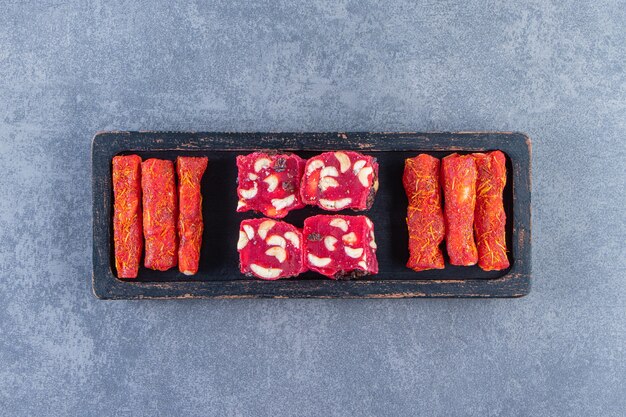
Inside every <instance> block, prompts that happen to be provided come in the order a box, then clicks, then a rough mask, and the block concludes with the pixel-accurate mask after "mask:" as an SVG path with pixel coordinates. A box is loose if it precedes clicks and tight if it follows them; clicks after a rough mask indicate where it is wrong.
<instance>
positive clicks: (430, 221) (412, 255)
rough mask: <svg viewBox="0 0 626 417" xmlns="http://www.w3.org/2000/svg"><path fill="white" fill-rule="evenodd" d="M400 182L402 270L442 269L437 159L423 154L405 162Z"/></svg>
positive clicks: (439, 190) (442, 225)
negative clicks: (405, 252)
mask: <svg viewBox="0 0 626 417" xmlns="http://www.w3.org/2000/svg"><path fill="white" fill-rule="evenodd" d="M402 180H403V184H404V189H405V191H406V195H407V198H408V199H409V207H408V210H407V218H406V222H407V226H408V229H409V261H408V262H407V264H406V266H407V267H409V268H411V269H413V270H415V271H424V270H427V269H443V268H444V261H443V254H442V253H441V249H440V248H439V245H440V244H441V242H442V241H443V238H444V236H445V227H444V221H443V212H442V210H441V185H440V182H439V159H437V158H434V157H432V156H430V155H427V154H420V155H418V156H416V157H414V158H409V159H407V160H406V161H405V165H404V176H403V179H402Z"/></svg>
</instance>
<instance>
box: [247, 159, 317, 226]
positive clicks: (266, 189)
mask: <svg viewBox="0 0 626 417" xmlns="http://www.w3.org/2000/svg"><path fill="white" fill-rule="evenodd" d="M305 162H306V161H305V160H304V159H302V158H300V157H299V156H297V155H294V154H268V153H263V152H254V153H251V154H248V155H239V156H237V168H238V178H237V181H238V185H237V195H238V196H239V203H238V204H237V211H238V212H243V211H249V210H254V211H258V212H261V213H263V215H265V216H267V217H272V218H275V219H279V218H283V217H285V216H286V215H287V213H289V211H290V210H295V209H299V208H302V207H304V204H303V203H302V199H301V197H300V180H301V178H302V173H303V171H304V164H305Z"/></svg>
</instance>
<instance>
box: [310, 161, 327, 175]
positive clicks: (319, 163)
mask: <svg viewBox="0 0 626 417" xmlns="http://www.w3.org/2000/svg"><path fill="white" fill-rule="evenodd" d="M320 168H324V162H322V160H321V159H314V160H313V161H311V162H310V163H309V164H308V166H307V167H306V174H307V175H311V173H312V172H313V171H315V170H316V169H320Z"/></svg>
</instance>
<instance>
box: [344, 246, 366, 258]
mask: <svg viewBox="0 0 626 417" xmlns="http://www.w3.org/2000/svg"><path fill="white" fill-rule="evenodd" d="M343 250H345V251H346V255H348V256H349V257H351V258H354V259H357V258H360V257H361V255H363V248H351V247H349V246H344V248H343Z"/></svg>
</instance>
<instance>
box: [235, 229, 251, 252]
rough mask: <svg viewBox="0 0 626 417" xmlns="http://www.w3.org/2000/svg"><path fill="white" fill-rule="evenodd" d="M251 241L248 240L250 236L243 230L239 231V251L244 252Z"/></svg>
mask: <svg viewBox="0 0 626 417" xmlns="http://www.w3.org/2000/svg"><path fill="white" fill-rule="evenodd" d="M249 241H250V239H248V235H246V233H245V232H244V231H243V230H240V231H239V240H238V241H237V250H242V249H243V248H245V247H246V245H247V244H248V242H249Z"/></svg>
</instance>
